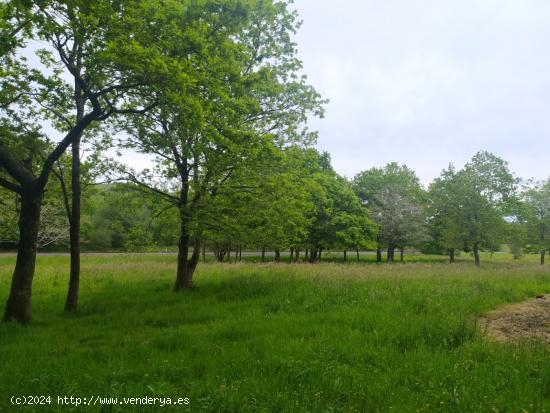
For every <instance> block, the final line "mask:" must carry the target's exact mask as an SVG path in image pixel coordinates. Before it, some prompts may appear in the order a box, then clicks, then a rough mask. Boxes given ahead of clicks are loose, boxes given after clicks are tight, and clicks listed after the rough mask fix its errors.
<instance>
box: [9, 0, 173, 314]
mask: <svg viewBox="0 0 550 413" xmlns="http://www.w3.org/2000/svg"><path fill="white" fill-rule="evenodd" d="M2 4H3V5H2V13H4V14H6V10H7V11H8V13H7V14H8V21H7V22H6V21H4V22H3V24H2V25H1V26H0V30H1V31H2V32H1V33H0V37H7V36H9V35H10V34H11V35H13V33H16V39H15V40H13V41H12V42H10V47H2V53H3V55H2V57H1V60H0V64H1V65H2V66H1V68H0V73H1V76H2V78H1V79H0V81H1V82H2V92H1V96H0V101H1V102H2V104H1V112H0V125H1V126H0V185H2V186H3V187H5V188H7V189H8V190H11V191H13V192H16V193H18V194H19V195H20V196H21V212H20V218H19V226H20V236H19V238H20V240H19V249H18V257H17V262H16V267H15V270H14V274H13V278H12V287H11V290H10V295H9V297H8V302H7V305H6V311H5V314H4V320H5V321H9V320H16V321H19V322H22V323H25V322H28V321H29V320H30V318H31V288H32V280H33V276H34V268H35V260H36V242H37V236H38V230H39V221H40V210H41V206H42V202H43V197H44V190H45V188H46V184H47V182H48V179H49V177H50V174H51V171H52V168H53V166H54V164H55V163H56V161H57V160H58V159H59V158H60V157H61V156H62V155H63V153H64V152H65V150H66V149H67V148H69V147H70V146H71V145H73V144H76V142H77V141H78V139H80V137H81V136H82V133H83V132H84V131H85V130H86V129H88V128H90V127H91V126H92V125H93V123H94V122H98V121H103V120H105V119H107V118H109V117H110V116H112V115H120V114H126V113H129V112H143V111H146V110H147V109H148V108H149V107H151V106H152V105H154V104H155V102H154V101H152V100H151V99H150V97H151V96H152V95H151V88H150V87H149V88H148V89H147V93H142V92H143V91H144V87H145V85H148V86H149V85H151V84H153V83H154V84H156V85H160V84H162V82H163V80H164V81H166V79H167V76H166V71H167V69H166V68H169V67H171V66H170V64H169V62H170V61H171V60H170V58H169V57H168V56H166V55H165V54H164V52H163V51H162V50H159V48H158V43H157V36H158V34H159V31H160V28H159V27H157V26H156V25H154V24H151V23H152V21H154V16H153V15H152V13H151V10H150V9H149V8H148V7H147V5H146V4H145V3H143V2H142V3H136V2H125V1H122V2H114V3H113V2H111V1H107V0H105V1H94V2H88V1H84V0H71V1H37V2H32V3H27V2H19V1H8V2H6V4H4V3H2ZM166 8H168V7H166ZM163 9H164V8H163ZM18 28H23V29H21V30H17V29H18ZM30 38H32V39H33V40H39V41H41V42H43V43H46V44H48V49H47V50H40V51H38V52H37V53H38V55H39V57H40V58H41V60H42V63H43V65H42V66H41V67H38V68H28V67H27V66H26V61H25V60H24V58H23V57H22V55H21V53H18V48H20V47H22V46H24V44H25V42H26V41H27V40H28V39H30ZM54 56H55V58H54ZM56 61H57V62H59V64H58V65H57V64H55V63H54V62H56ZM67 79H71V82H70V83H69V82H68V80H67ZM75 85H77V86H76V90H75ZM79 91H80V94H79V93H76V94H73V93H74V92H79ZM70 96H77V98H78V100H79V102H80V106H79V105H78V104H77V105H76V107H75V105H74V103H75V101H73V100H71V102H72V105H69V100H68V99H67V98H68V97H70ZM79 108H80V109H81V113H80V114H79ZM63 114H65V115H63ZM44 118H46V119H55V121H54V122H56V124H55V125H54V126H57V122H58V123H60V124H61V123H62V124H63V125H64V127H63V128H62V130H63V136H62V137H61V139H59V140H55V144H52V146H51V148H50V149H48V151H47V152H44V155H45V156H44V157H43V158H41V159H36V158H35V159H33V160H32V162H29V159H30V158H33V155H34V154H36V153H37V151H36V148H37V146H40V145H43V144H44V143H48V142H53V141H54V139H47V136H46V131H44V130H42V129H41V127H40V124H41V123H42V122H38V120H39V119H44ZM74 189H75V190H76V189H77V188H76V187H75V188H74ZM73 213H74V215H75V216H76V215H78V211H77V210H75V211H73ZM75 275H77V273H76V272H72V276H73V277H72V279H71V283H70V288H69V297H68V300H67V301H72V303H71V305H70V306H71V307H73V308H74V307H76V295H77V292H78V279H77V278H75Z"/></svg>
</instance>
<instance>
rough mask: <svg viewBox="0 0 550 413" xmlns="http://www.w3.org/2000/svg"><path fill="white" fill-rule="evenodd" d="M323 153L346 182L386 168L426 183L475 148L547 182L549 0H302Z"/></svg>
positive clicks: (301, 44) (298, 3)
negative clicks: (397, 166)
mask: <svg viewBox="0 0 550 413" xmlns="http://www.w3.org/2000/svg"><path fill="white" fill-rule="evenodd" d="M294 7H295V8H296V9H297V10H298V12H299V13H300V15H301V17H302V19H303V20H304V24H303V26H302V28H301V29H300V31H299V33H298V35H297V36H296V38H295V40H296V42H297V43H298V48H299V52H300V57H301V58H302V60H303V62H304V71H305V73H307V75H308V78H309V81H310V83H311V84H313V85H314V86H315V87H316V89H317V90H318V91H320V92H321V93H322V94H323V96H324V97H326V98H328V99H330V103H329V104H328V105H327V108H326V109H327V110H326V116H325V119H322V120H314V121H312V122H311V124H312V127H313V128H314V129H317V130H318V131H319V143H318V147H319V148H320V149H322V150H327V151H329V152H330V153H331V155H332V159H333V164H334V166H335V168H336V170H337V171H338V172H339V173H341V174H343V175H346V176H348V177H351V176H353V175H354V174H355V173H357V172H359V171H361V170H364V169H368V168H370V167H372V166H381V165H384V164H385V163H387V162H390V161H398V162H400V163H406V164H407V165H409V166H410V167H412V168H413V169H415V170H416V171H417V173H418V175H419V177H420V179H421V180H422V181H423V182H424V183H427V182H429V181H431V180H432V179H433V178H435V177H436V176H437V175H439V172H440V171H441V169H443V168H444V167H446V166H447V165H448V163H449V162H453V163H454V164H455V165H456V166H458V167H460V166H462V165H463V164H464V163H465V162H466V161H467V160H468V159H469V158H471V156H472V155H473V154H474V153H475V152H477V151H479V150H488V151H491V152H493V153H495V154H497V155H499V156H501V157H503V158H504V159H506V160H507V161H509V162H510V167H511V169H512V170H513V171H514V172H515V173H516V174H517V175H519V176H521V177H524V178H529V177H535V178H539V179H540V178H545V177H548V176H550V139H549V138H550V40H549V39H550V24H549V22H550V2H548V1H547V0H414V1H411V0H340V1H338V2H335V1H332V0H330V1H329V0H295V4H294Z"/></svg>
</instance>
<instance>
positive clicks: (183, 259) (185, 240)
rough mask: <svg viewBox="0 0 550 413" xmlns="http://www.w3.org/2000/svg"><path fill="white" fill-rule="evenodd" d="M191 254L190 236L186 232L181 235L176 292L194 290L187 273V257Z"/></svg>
mask: <svg viewBox="0 0 550 413" xmlns="http://www.w3.org/2000/svg"><path fill="white" fill-rule="evenodd" d="M188 254H189V234H188V233H187V231H186V230H185V232H183V233H182V234H181V235H180V240H179V243H178V268H177V275H176V285H174V291H180V290H184V289H190V288H193V285H192V284H191V280H190V279H189V277H188V275H189V274H188V271H187V264H188V260H187V256H188Z"/></svg>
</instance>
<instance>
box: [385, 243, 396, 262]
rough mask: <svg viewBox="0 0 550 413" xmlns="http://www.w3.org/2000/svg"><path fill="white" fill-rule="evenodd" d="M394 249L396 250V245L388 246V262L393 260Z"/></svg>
mask: <svg viewBox="0 0 550 413" xmlns="http://www.w3.org/2000/svg"><path fill="white" fill-rule="evenodd" d="M393 251H394V247H393V246H391V245H390V246H388V252H387V254H386V262H393Z"/></svg>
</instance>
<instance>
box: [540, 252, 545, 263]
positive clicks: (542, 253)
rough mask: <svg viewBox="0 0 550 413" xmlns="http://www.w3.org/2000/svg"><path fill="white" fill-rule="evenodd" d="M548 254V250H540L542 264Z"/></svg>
mask: <svg viewBox="0 0 550 413" xmlns="http://www.w3.org/2000/svg"><path fill="white" fill-rule="evenodd" d="M545 256H546V251H541V252H540V265H544V258H545Z"/></svg>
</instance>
